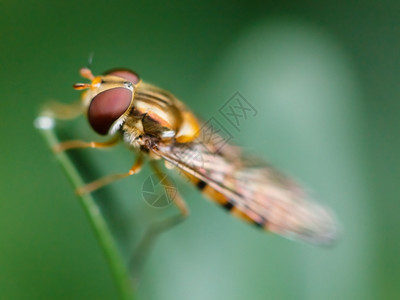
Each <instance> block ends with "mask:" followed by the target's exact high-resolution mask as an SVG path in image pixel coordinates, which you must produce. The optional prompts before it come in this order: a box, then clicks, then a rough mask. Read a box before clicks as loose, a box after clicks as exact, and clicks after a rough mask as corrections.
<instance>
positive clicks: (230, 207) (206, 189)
mask: <svg viewBox="0 0 400 300" xmlns="http://www.w3.org/2000/svg"><path fill="white" fill-rule="evenodd" d="M185 175H186V176H187V177H188V178H189V180H190V181H191V182H192V184H193V185H195V186H196V187H197V188H198V189H199V190H200V191H201V192H202V193H203V194H204V195H206V196H207V197H208V198H210V199H211V200H213V201H214V202H216V203H218V204H219V205H220V206H221V207H223V208H224V209H225V210H226V211H228V212H229V213H230V214H231V215H233V216H235V217H237V218H239V219H242V220H244V221H246V222H248V223H250V224H253V225H255V226H256V227H258V228H265V226H266V220H264V219H263V220H262V221H261V222H260V221H257V220H254V219H253V218H251V217H250V216H249V215H247V214H246V213H244V212H243V211H242V210H240V209H239V208H238V207H236V206H235V204H233V203H232V202H231V201H229V198H228V197H226V196H225V195H224V194H222V193H220V192H218V191H216V190H215V189H213V188H212V187H210V186H209V185H208V184H207V183H206V182H205V181H203V180H201V179H199V178H197V177H194V176H193V175H191V174H188V173H185Z"/></svg>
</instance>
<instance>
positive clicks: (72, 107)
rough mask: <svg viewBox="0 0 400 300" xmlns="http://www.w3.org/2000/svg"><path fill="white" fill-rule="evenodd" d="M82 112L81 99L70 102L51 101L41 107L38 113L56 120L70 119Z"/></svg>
mask: <svg viewBox="0 0 400 300" xmlns="http://www.w3.org/2000/svg"><path fill="white" fill-rule="evenodd" d="M83 112H84V107H83V105H82V101H81V100H78V101H75V102H73V103H71V104H65V103H61V102H56V101H53V102H50V103H47V104H46V105H45V106H44V107H43V108H42V110H41V112H40V115H41V116H45V117H49V118H53V119H57V120H72V119H76V118H77V117H79V116H80V115H82V114H83Z"/></svg>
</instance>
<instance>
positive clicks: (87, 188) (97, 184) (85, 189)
mask: <svg viewBox="0 0 400 300" xmlns="http://www.w3.org/2000/svg"><path fill="white" fill-rule="evenodd" d="M143 160H144V159H143V154H140V153H139V156H138V158H137V159H136V161H135V163H134V164H133V166H132V167H131V168H130V169H129V171H128V172H126V173H120V174H112V175H108V176H105V177H102V178H100V179H97V180H95V181H92V182H90V183H88V184H86V185H84V186H81V187H79V188H77V189H76V193H77V194H78V195H83V194H86V193H90V192H93V191H95V190H97V189H99V188H101V187H103V186H105V185H107V184H110V183H112V182H113V181H115V180H118V179H122V178H125V177H128V176H131V175H133V174H136V173H138V172H139V171H140V169H141V168H142V165H143Z"/></svg>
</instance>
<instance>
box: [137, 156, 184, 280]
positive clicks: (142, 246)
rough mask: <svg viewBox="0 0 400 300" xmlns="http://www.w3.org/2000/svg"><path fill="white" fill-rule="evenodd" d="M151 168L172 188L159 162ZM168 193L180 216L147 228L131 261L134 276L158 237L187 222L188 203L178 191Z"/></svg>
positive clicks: (155, 223) (154, 163)
mask: <svg viewBox="0 0 400 300" xmlns="http://www.w3.org/2000/svg"><path fill="white" fill-rule="evenodd" d="M150 166H151V168H152V169H153V171H154V173H155V174H156V175H157V177H158V178H160V179H162V180H163V182H166V185H168V186H171V183H170V182H169V181H168V180H167V178H166V177H165V174H164V172H163V171H162V170H161V169H160V167H159V165H158V164H157V161H154V160H151V161H150ZM166 192H167V193H168V194H169V196H170V197H171V198H172V197H173V202H174V204H175V205H176V206H177V208H178V209H179V214H178V215H175V216H172V217H169V218H167V219H165V220H161V221H157V222H154V223H152V224H151V225H150V226H149V227H148V228H147V230H146V231H145V234H144V236H143V237H142V239H141V240H140V241H139V243H138V246H137V247H136V249H135V251H134V253H133V255H132V258H131V261H130V268H131V271H132V273H133V275H138V273H139V271H140V269H141V267H142V266H143V262H144V261H145V258H146V255H147V254H148V253H149V250H150V248H151V247H152V246H153V244H154V242H155V240H156V238H157V237H158V235H160V234H161V233H163V232H165V231H167V230H169V229H171V228H172V227H174V226H175V225H178V224H179V223H180V222H182V221H183V220H185V219H186V217H187V216H188V215H189V209H188V207H187V205H186V202H185V201H184V200H183V198H182V197H181V196H180V195H179V193H178V191H176V193H174V194H171V192H170V191H169V190H168V189H166Z"/></svg>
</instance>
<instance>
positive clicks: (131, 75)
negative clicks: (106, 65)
mask: <svg viewBox="0 0 400 300" xmlns="http://www.w3.org/2000/svg"><path fill="white" fill-rule="evenodd" d="M106 74H107V75H114V76H118V77H121V78H124V79H126V80H127V81H129V82H131V83H132V84H133V85H135V84H137V83H138V82H139V81H140V77H139V75H138V74H136V73H135V72H133V71H130V70H127V69H114V70H111V71H108V72H107V73H106Z"/></svg>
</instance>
